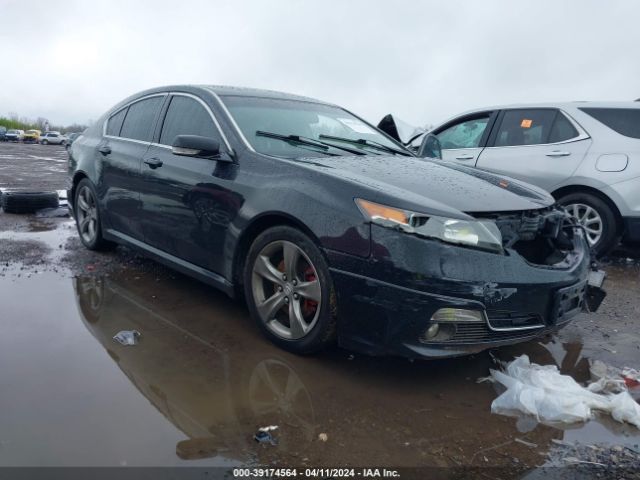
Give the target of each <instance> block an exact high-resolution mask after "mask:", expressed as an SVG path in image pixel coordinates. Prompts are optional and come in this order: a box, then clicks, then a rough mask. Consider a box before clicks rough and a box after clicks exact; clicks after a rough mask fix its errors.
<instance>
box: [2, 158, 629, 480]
mask: <svg viewBox="0 0 640 480" xmlns="http://www.w3.org/2000/svg"><path fill="white" fill-rule="evenodd" d="M50 148H51V147H50ZM54 148H55V147H54ZM630 255H633V252H629V251H624V252H619V253H618V254H617V255H616V256H614V257H612V259H610V260H608V261H607V262H606V264H605V269H606V271H607V273H608V275H609V278H608V280H607V282H606V288H607V290H608V292H609V295H608V297H607V298H606V299H605V301H604V303H603V305H602V307H601V310H600V311H599V312H598V313H597V314H593V315H590V316H588V315H580V316H579V317H577V318H576V319H575V320H574V321H573V322H572V324H571V325H570V326H569V327H567V328H566V329H564V330H562V331H561V332H560V333H559V334H558V335H557V336H553V337H548V338H545V339H543V340H542V341H536V342H529V343H525V344H521V345H517V346H513V347H508V348H502V349H497V350H494V351H492V352H484V353H481V354H477V355H474V356H472V357H467V358H460V359H454V360H437V361H416V362H409V361H407V360H404V359H399V358H372V357H366V356H361V355H356V354H353V353H352V352H349V351H344V350H341V349H339V348H335V349H333V350H331V351H328V352H325V353H322V354H319V355H316V356H311V357H300V356H295V355H292V354H289V353H287V352H284V351H282V350H280V349H278V348H276V347H274V346H272V345H271V344H270V343H269V342H268V341H266V340H265V339H264V338H263V337H262V336H261V335H260V333H259V332H258V329H257V328H256V326H255V325H253V323H252V321H251V319H250V318H249V315H248V313H247V311H246V309H245V307H244V306H243V305H242V303H239V302H236V301H233V300H230V299H229V298H227V297H226V296H224V295H223V294H222V293H220V292H217V291H216V290H214V289H212V288H210V287H208V286H206V285H204V284H202V283H199V282H197V281H194V280H192V279H190V278H187V277H185V276H183V275H181V274H178V273H176V272H174V271H172V270H169V269H167V268H164V267H163V266H161V265H159V264H157V263H155V262H153V261H150V260H147V259H144V258H142V257H140V256H138V255H136V254H135V253H134V252H132V251H130V250H128V249H126V248H122V247H118V248H117V249H116V250H115V251H113V252H109V253H95V252H89V251H87V250H85V249H84V248H82V246H81V244H80V242H79V240H78V239H77V235H76V232H75V227H74V224H73V222H72V221H71V220H69V219H64V218H47V219H39V218H36V217H35V216H18V215H8V214H3V213H0V331H1V332H2V335H0V365H1V366H2V368H0V412H3V413H2V414H0V466H183V465H192V466H226V467H230V466H238V465H249V466H251V465H268V466H279V467H281V466H296V467H303V466H336V467H346V466H360V467H363V466H377V467H382V466H389V467H394V468H397V467H423V466H429V467H446V468H463V467H465V468H468V467H478V468H479V469H481V470H478V471H479V472H480V473H479V476H480V477H486V478H542V476H545V477H549V474H548V470H547V469H546V467H553V468H552V471H554V472H556V471H558V467H564V466H566V467H567V468H577V467H576V461H577V463H579V466H580V468H581V469H582V468H584V467H585V466H586V468H587V470H586V471H585V470H580V471H579V472H578V473H580V475H583V476H588V475H593V476H594V478H596V477H597V476H598V475H600V478H608V477H609V473H611V472H613V473H614V474H615V475H617V476H619V477H622V474H621V473H620V472H621V471H620V468H621V467H625V466H629V465H632V466H633V465H636V466H637V465H639V464H640V431H639V430H638V429H636V428H635V427H631V426H629V425H623V424H619V423H616V422H615V421H613V420H611V419H610V418H608V417H598V418H595V419H593V420H592V421H590V422H588V423H585V424H577V425H571V426H560V425H543V424H540V423H537V422H536V421H535V419H533V418H527V417H505V416H498V415H493V414H491V413H490V405H491V402H492V400H493V399H494V398H495V397H496V395H497V394H498V392H497V391H496V390H495V388H496V387H494V386H493V385H491V384H487V383H477V380H478V379H479V378H480V377H484V376H486V375H487V374H488V370H489V368H491V367H493V366H494V361H493V359H492V356H495V357H497V358H498V359H502V360H511V359H512V358H513V357H514V356H516V355H520V354H522V353H526V354H528V355H529V356H530V357H531V359H532V361H534V362H537V363H541V364H556V365H558V366H559V367H560V368H561V370H562V372H563V373H566V374H569V375H572V376H573V377H574V378H575V379H576V380H578V381H581V382H584V381H587V380H588V379H589V371H588V366H589V364H588V362H589V359H596V358H597V359H601V360H603V361H605V362H607V363H610V364H612V365H614V366H618V367H624V366H631V367H635V368H638V367H639V366H640V365H638V362H639V360H638V359H640V337H639V333H638V328H637V325H638V318H639V314H640V311H639V310H640V300H638V297H637V292H638V282H639V281H640V261H639V260H638V256H630ZM134 329H135V330H137V331H139V332H140V333H141V337H140V339H139V344H138V345H136V346H123V345H120V344H118V343H116V342H114V341H113V339H112V337H113V336H114V335H115V334H116V333H117V332H119V331H121V330H134ZM268 425H277V426H278V427H279V428H278V429H277V430H274V431H273V432H271V433H273V435H274V437H275V438H276V440H277V445H271V444H259V443H257V442H256V441H255V440H254V435H255V433H256V432H257V431H258V429H259V428H260V427H264V426H268ZM592 446H594V447H592ZM585 462H591V464H589V463H585ZM616 462H617V463H616ZM634 462H635V463H634ZM595 463H597V464H600V465H604V467H602V466H600V465H593V464H595ZM495 468H499V469H500V475H496V474H495V470H490V469H495ZM603 469H604V470H603ZM448 471H449V470H441V471H440V472H441V473H442V472H444V474H445V477H446V476H447V474H446V472H448ZM629 471H631V472H633V468H631V470H625V471H624V472H627V473H628V472H629ZM603 472H604V473H603ZM624 474H625V475H626V473H624ZM551 476H552V477H553V475H551ZM416 478H420V477H416ZM456 478H462V477H456ZM554 478H555V477H554ZM557 478H560V477H557ZM580 478H582V477H580Z"/></svg>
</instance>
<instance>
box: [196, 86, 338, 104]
mask: <svg viewBox="0 0 640 480" xmlns="http://www.w3.org/2000/svg"><path fill="white" fill-rule="evenodd" d="M195 86H202V87H204V88H206V89H208V90H211V91H212V92H213V93H215V94H216V95H234V96H240V97H261V98H277V99H284V100H299V101H303V102H314V103H324V104H327V102H323V101H322V100H318V99H316V98H311V97H305V96H303V95H296V94H293V93H285V92H279V91H276V90H263V89H261V88H249V87H232V86H226V85H195Z"/></svg>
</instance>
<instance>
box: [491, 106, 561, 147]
mask: <svg viewBox="0 0 640 480" xmlns="http://www.w3.org/2000/svg"><path fill="white" fill-rule="evenodd" d="M556 113H557V110H553V109H547V110H545V109H536V110H507V111H506V112H504V116H503V118H502V122H501V123H500V128H499V129H498V134H497V136H496V140H495V146H496V147H507V146H516V145H537V144H541V143H548V141H547V138H548V137H549V132H550V131H551V127H552V126H553V122H554V120H555V118H556Z"/></svg>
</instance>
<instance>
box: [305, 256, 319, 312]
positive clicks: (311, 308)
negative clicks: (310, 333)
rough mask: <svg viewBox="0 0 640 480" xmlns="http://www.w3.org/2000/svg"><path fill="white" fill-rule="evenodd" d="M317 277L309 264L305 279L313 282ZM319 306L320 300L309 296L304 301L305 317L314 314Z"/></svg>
mask: <svg viewBox="0 0 640 480" xmlns="http://www.w3.org/2000/svg"><path fill="white" fill-rule="evenodd" d="M315 279H316V274H315V273H314V271H313V268H311V266H308V267H307V268H306V269H305V271H304V280H305V282H313V281H314V280H315ZM317 308H318V302H316V301H315V300H310V299H308V298H305V299H304V302H302V314H303V315H304V316H305V317H309V316H313V314H315V313H316V309H317Z"/></svg>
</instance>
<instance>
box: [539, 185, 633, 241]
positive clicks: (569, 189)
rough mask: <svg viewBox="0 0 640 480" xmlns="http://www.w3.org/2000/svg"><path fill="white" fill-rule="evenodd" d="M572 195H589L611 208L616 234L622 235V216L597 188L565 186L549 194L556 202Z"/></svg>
mask: <svg viewBox="0 0 640 480" xmlns="http://www.w3.org/2000/svg"><path fill="white" fill-rule="evenodd" d="M572 193H588V194H590V195H593V196H594V197H598V198H599V199H600V200H602V201H603V202H605V203H606V204H607V205H609V207H610V208H611V211H612V212H613V214H614V215H615V217H616V227H617V229H618V232H617V233H618V234H622V233H624V222H623V220H622V214H621V213H620V210H619V209H618V206H617V205H616V204H615V202H614V201H613V200H611V198H610V197H609V196H608V195H606V194H604V193H602V192H601V191H600V190H598V189H597V188H593V187H589V186H587V185H567V186H564V187H561V188H558V189H557V190H554V191H553V192H551V195H553V198H555V199H556V200H558V199H560V198H562V197H564V196H565V195H570V194H572Z"/></svg>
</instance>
